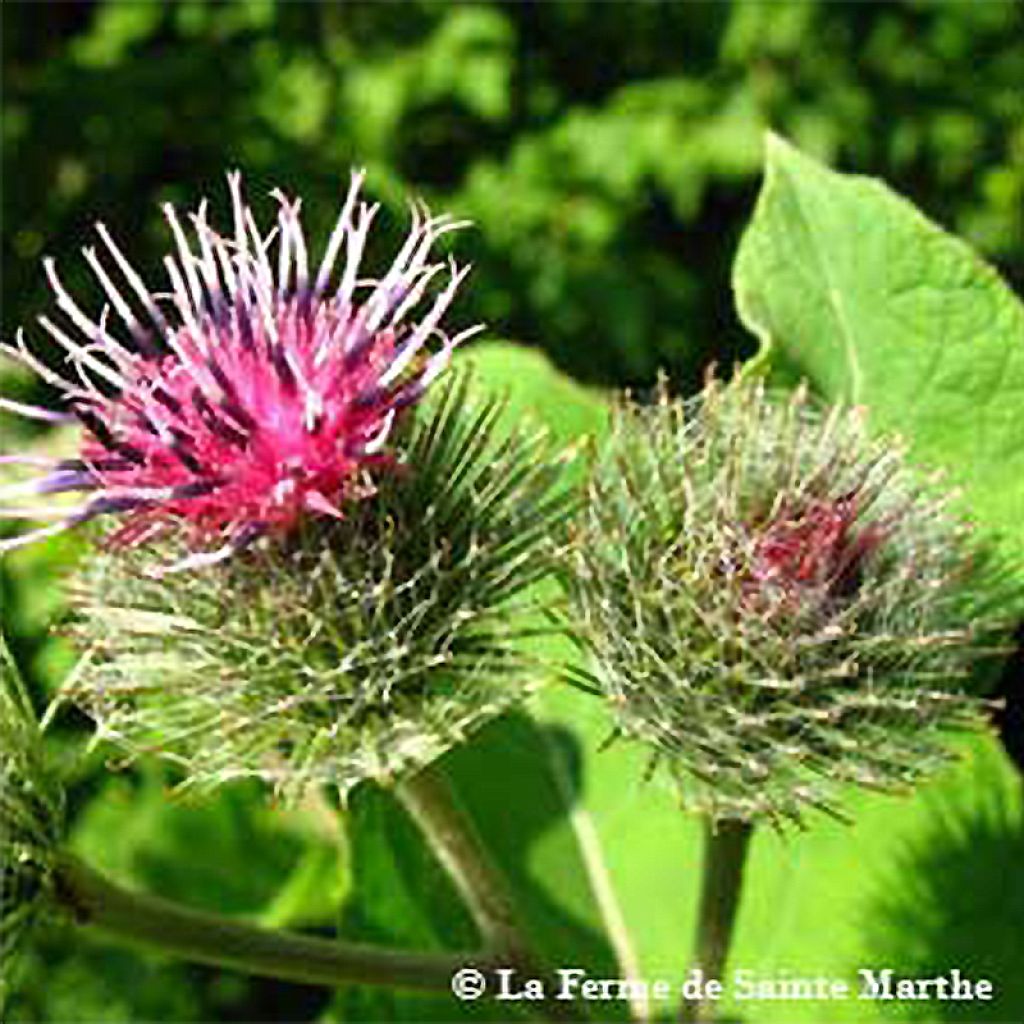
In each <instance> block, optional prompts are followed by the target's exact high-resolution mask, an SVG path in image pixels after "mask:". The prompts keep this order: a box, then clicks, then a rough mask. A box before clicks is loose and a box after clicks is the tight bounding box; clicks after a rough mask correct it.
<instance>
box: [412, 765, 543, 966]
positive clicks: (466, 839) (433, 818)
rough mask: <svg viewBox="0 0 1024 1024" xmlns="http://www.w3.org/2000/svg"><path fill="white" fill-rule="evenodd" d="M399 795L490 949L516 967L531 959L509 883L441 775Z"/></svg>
mask: <svg viewBox="0 0 1024 1024" xmlns="http://www.w3.org/2000/svg"><path fill="white" fill-rule="evenodd" d="M397 792H398V797H399V799H400V800H401V801H402V803H403V804H404V806H405V809H406V810H407V811H408V812H409V815H410V817H412V819H413V820H414V821H415V822H416V824H417V825H418V826H419V828H420V831H421V832H422V833H423V835H424V838H425V839H426V840H427V842H428V843H429V844H430V847H431V849H432V850H433V851H434V854H435V856H436V857H437V859H438V860H439V861H440V862H441V866H442V867H443V868H444V869H445V871H446V872H447V874H448V876H449V877H450V878H451V880H452V882H453V883H454V885H455V888H456V889H457V890H458V892H459V895H460V896H461V897H462V900H463V902H464V903H465V905H466V908H467V910H468V911H469V913H470V916H471V917H472V918H473V922H474V924H476V926H477V929H478V930H479V932H480V936H481V938H482V939H483V941H484V943H485V944H486V945H487V947H488V949H490V950H492V951H493V952H495V953H499V954H501V955H503V956H505V957H506V958H507V959H508V960H509V961H511V962H518V961H520V960H527V959H529V957H528V948H529V944H528V942H527V940H526V938H525V936H524V934H523V931H522V928H521V927H520V924H519V920H518V914H517V913H516V909H515V905H514V904H513V902H512V896H511V894H510V892H509V885H508V882H507V881H506V879H505V877H504V875H503V874H502V873H501V871H500V870H499V869H498V868H497V866H496V865H495V864H494V861H493V860H492V859H491V857H490V855H489V854H488V852H487V850H486V848H485V847H484V845H483V842H482V841H481V839H480V836H479V835H478V833H477V831H476V829H475V828H474V827H473V824H472V822H471V821H470V820H469V818H468V817H467V816H466V814H465V812H464V811H463V810H462V809H461V808H460V806H459V804H458V799H457V797H456V795H455V793H454V792H453V790H452V787H451V786H450V785H449V783H448V780H447V779H446V778H445V777H444V775H443V774H442V772H441V770H440V769H438V768H434V767H430V768H426V769H424V770H422V771H420V772H418V773H417V774H416V775H413V776H411V777H410V778H408V779H407V780H406V781H405V782H403V783H402V784H401V785H400V786H398V789H397Z"/></svg>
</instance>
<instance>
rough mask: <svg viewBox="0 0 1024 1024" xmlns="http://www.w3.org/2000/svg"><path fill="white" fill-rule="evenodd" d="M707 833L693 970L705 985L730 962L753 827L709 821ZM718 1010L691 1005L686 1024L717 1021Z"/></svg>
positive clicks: (709, 1005)
mask: <svg viewBox="0 0 1024 1024" xmlns="http://www.w3.org/2000/svg"><path fill="white" fill-rule="evenodd" d="M705 829H706V831H705V838H704V868H703V885H702V887H701V894H700V909H699V911H698V918H697V937H696V955H695V958H694V962H693V968H699V969H700V970H701V972H702V979H703V982H704V984H706V983H707V982H708V981H709V980H711V979H719V980H721V979H722V976H723V972H724V970H725V965H726V961H727V960H728V958H729V946H730V943H731V942H732V933H733V926H734V925H735V923H736V911H737V909H738V907H739V902H740V892H741V890H742V886H743V868H744V866H745V864H746V858H747V849H748V847H749V845H750V837H751V834H752V832H753V826H752V825H751V824H750V823H749V822H744V821H725V822H720V823H718V824H717V825H715V824H712V823H711V822H710V821H708V822H706V823H705ZM723 987H724V986H723ZM716 1006H717V1003H716V1002H714V1001H712V1000H690V1001H687V1002H686V1003H685V1004H684V1006H683V1013H682V1020H683V1021H692V1022H696V1024H706V1022H709V1021H713V1020H714V1019H715V1016H716Z"/></svg>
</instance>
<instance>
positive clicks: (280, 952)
mask: <svg viewBox="0 0 1024 1024" xmlns="http://www.w3.org/2000/svg"><path fill="white" fill-rule="evenodd" d="M55 881H56V885H57V893H58V897H59V899H60V901H61V902H62V903H63V904H64V905H65V906H66V907H67V908H68V909H69V910H71V911H72V912H73V913H74V915H75V917H76V919H77V921H78V923H79V924H81V925H84V926H87V927H91V928H95V929H98V930H100V931H103V932H105V933H107V934H108V935H110V936H112V937H115V938H118V939H123V940H126V941H127V942H129V943H132V944H142V945H145V946H148V947H150V948H152V949H157V950H161V951H163V952H165V953H169V954H171V955H172V956H177V957H181V958H183V959H185V960H191V961H195V962H198V963H205V964H212V965H214V966H217V967H229V968H233V969H235V970H240V971H244V972H246V973H248V974H257V975H263V976H266V977H272V978H281V979H284V980H287V981H295V982H302V983H305V984H309V985H326V986H329V987H335V986H338V985H345V984H353V983H358V984H364V985H387V986H392V987H395V988H416V989H430V990H434V991H444V992H448V991H450V988H449V986H450V984H451V978H452V975H453V974H454V973H455V972H456V971H458V970H459V969H461V968H463V967H466V966H467V965H468V964H471V965H473V966H476V967H479V968H481V969H483V970H486V969H487V967H488V966H489V965H490V964H491V963H492V960H491V958H489V957H486V956H481V955H478V954H471V953H443V954H424V953H407V952H401V951H397V950H389V949H381V948H377V947H374V946H368V945H361V944H356V943H345V942H334V941H331V940H328V939H318V938H312V937H310V936H305V935H297V934H295V933H289V932H285V931H274V930H272V929H268V928H259V927H256V926H253V925H248V924H244V923H242V922H240V921H235V920H232V919H230V918H225V917H221V916H220V915H217V914H210V913H206V912H204V911H198V910H192V909H190V908H188V907H183V906H180V905H178V904H175V903H172V902H170V901H169V900H165V899H161V898H159V897H155V896H149V895H146V894H143V893H137V892H131V891H129V890H127V889H124V888H122V887H121V886H120V885H118V884H117V883H115V882H113V881H112V880H111V879H109V878H107V877H105V876H104V875H102V874H100V873H99V872H98V871H96V870H95V869H93V868H91V867H89V866H88V865H87V864H84V863H83V862H82V861H80V860H78V859H77V858H75V857H73V856H70V855H64V856H63V857H62V859H61V861H60V863H59V865H58V869H57V874H56V879H55Z"/></svg>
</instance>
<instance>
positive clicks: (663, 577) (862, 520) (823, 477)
mask: <svg viewBox="0 0 1024 1024" xmlns="http://www.w3.org/2000/svg"><path fill="white" fill-rule="evenodd" d="M567 568H568V572H567V573H566V578H567V585H568V587H569V590H570V595H571V598H572V603H573V610H574V613H575V615H574V627H575V629H576V631H577V633H578V634H579V636H580V638H581V639H582V640H583V641H584V643H585V645H586V647H587V648H589V650H590V651H591V652H592V654H593V657H594V660H595V664H596V670H595V679H596V682H597V684H598V685H599V687H600V688H601V689H602V690H603V692H604V693H605V694H606V695H607V697H608V698H609V700H610V703H611V705H612V708H613V711H614V713H615V716H616V719H617V724H618V730H619V732H621V733H622V734H624V735H626V736H629V737H633V738H636V739H640V740H642V741H644V742H645V743H647V744H649V745H650V746H651V748H652V749H653V751H654V757H655V760H656V761H665V762H667V764H668V765H669V766H670V769H671V771H672V772H673V774H674V775H675V776H676V778H677V779H678V780H679V783H680V786H681V791H682V794H683V798H684V800H685V801H686V802H687V803H689V804H690V805H691V806H694V807H697V808H699V809H701V810H704V811H706V812H707V813H709V814H710V815H711V816H712V817H716V818H733V819H740V820H754V819H757V818H769V819H771V820H774V821H776V822H780V821H783V820H786V819H790V820H797V821H798V820H800V818H801V815H802V813H803V811H804V810H806V809H807V808H809V807H818V808H823V809H826V810H834V805H835V797H836V790H837V786H838V785H839V784H842V783H845V782H855V783H860V784H863V785H866V786H871V787H875V788H883V789H885V788H898V787H903V786H906V785H907V784H909V783H911V782H913V781H914V780H916V779H917V778H918V777H920V776H921V775H922V774H923V773H925V772H926V771H928V770H929V769H931V768H932V767H934V766H935V765H936V764H937V763H939V762H941V761H942V760H943V759H944V757H945V756H946V755H945V753H944V749H945V748H944V746H943V743H942V738H941V736H940V732H941V730H942V729H943V727H946V726H955V725H961V724H973V723H976V722H978V721H980V720H981V718H982V712H983V704H982V702H981V701H980V700H978V699H976V698H972V697H970V696H968V695H967V694H965V693H963V692H962V681H963V678H964V677H965V676H966V675H967V674H968V672H969V671H970V669H971V666H972V664H973V663H974V662H975V661H976V660H977V659H978V658H979V657H981V656H983V655H984V654H986V653H991V641H992V640H993V638H994V636H995V634H996V632H997V631H998V630H999V629H1000V628H1001V627H1000V626H999V624H997V623H995V622H994V621H993V620H992V618H991V617H990V616H989V615H988V613H987V612H986V610H985V609H986V607H987V604H986V602H987V601H988V600H991V598H992V596H993V593H994V592H993V591H991V590H987V588H986V587H985V586H981V583H982V578H983V577H984V578H985V580H986V583H988V582H993V583H994V582H995V577H994V576H991V577H990V576H989V575H988V573H987V571H985V572H983V559H982V558H981V555H980V553H979V551H978V550H977V549H976V548H975V547H974V546H973V545H972V544H970V543H969V541H968V533H967V531H966V529H965V528H964V527H962V526H960V525H958V524H956V523H955V522H954V521H953V520H952V519H951V518H950V516H949V514H948V513H947V511H946V502H945V500H944V499H943V498H941V497H935V496H931V495H930V492H929V490H928V489H927V488H926V487H924V486H923V485H921V484H919V483H915V481H914V477H913V476H912V474H911V472H910V470H909V469H908V468H907V467H906V466H905V465H904V462H903V456H902V453H901V452H900V451H898V450H896V449H895V448H894V447H893V446H892V445H891V444H889V445H884V446H883V445H878V444H872V443H870V442H869V441H868V440H867V439H866V436H865V433H864V431H863V428H862V423H861V418H860V416H859V415H858V414H857V413H856V412H855V411H850V410H842V409H834V410H832V411H831V412H829V413H828V414H827V415H823V414H820V413H819V412H818V411H817V410H816V409H815V408H814V407H813V406H812V405H811V404H810V403H809V401H808V399H807V397H806V395H805V394H804V393H802V392H797V393H796V394H794V395H793V396H791V397H790V398H788V399H781V398H773V397H772V396H770V395H768V394H766V393H765V391H764V390H763V388H762V386H761V385H760V384H757V383H750V382H735V383H733V384H731V385H729V386H728V387H723V386H720V385H717V384H709V385H708V387H707V388H706V389H705V392H704V394H702V395H701V396H699V398H698V399H696V400H694V401H693V402H692V403H682V402H675V401H671V400H670V399H668V397H667V396H666V395H664V394H662V395H661V400H660V401H659V403H658V404H657V405H655V406H650V407H636V406H632V405H628V404H627V405H626V406H624V407H623V408H621V409H620V410H619V411H618V413H617V416H616V421H615V424H614V429H613V435H612V439H611V441H610V443H609V446H608V449H607V453H606V455H605V457H604V458H603V459H602V460H601V461H600V462H599V463H598V465H597V466H596V467H595V470H594V473H593V476H592V479H591V483H590V488H589V499H588V502H587V506H586V509H585V512H584V514H583V516H582V517H581V519H580V521H579V523H578V524H577V527H576V530H575V536H574V542H573V544H572V545H571V552H570V560H569V562H568V565H567ZM972 584H975V585H976V586H974V587H972ZM986 594H987V595H988V596H987V598H986V597H985V596H984V595H986Z"/></svg>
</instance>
